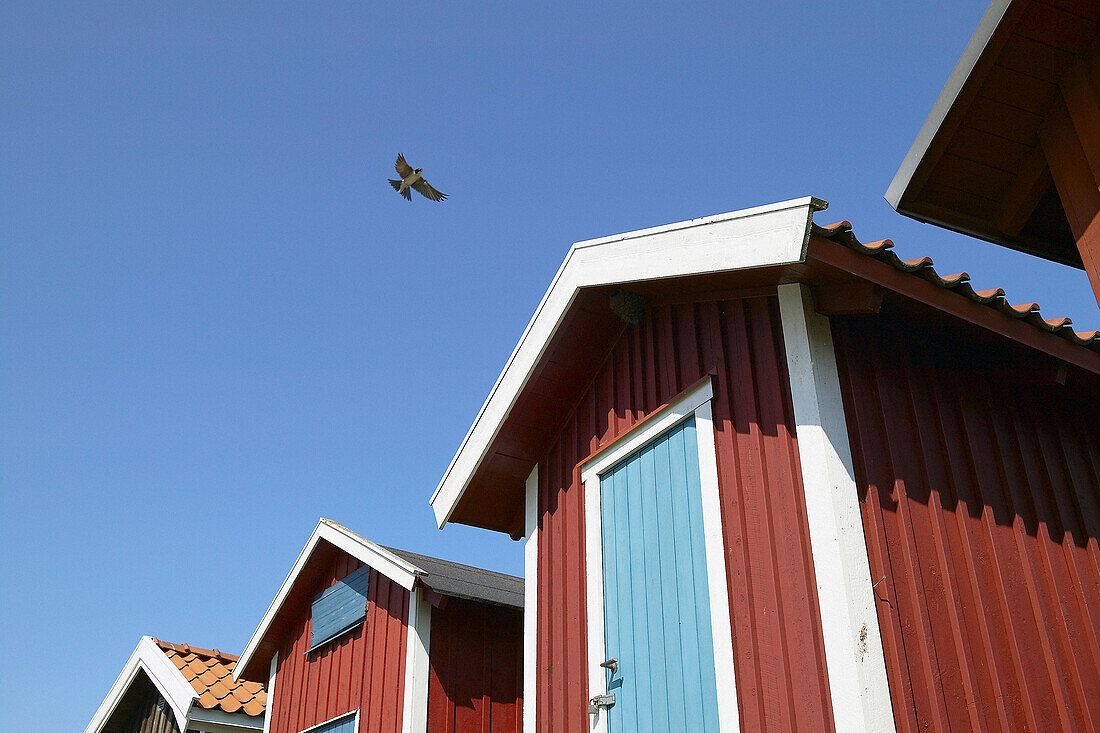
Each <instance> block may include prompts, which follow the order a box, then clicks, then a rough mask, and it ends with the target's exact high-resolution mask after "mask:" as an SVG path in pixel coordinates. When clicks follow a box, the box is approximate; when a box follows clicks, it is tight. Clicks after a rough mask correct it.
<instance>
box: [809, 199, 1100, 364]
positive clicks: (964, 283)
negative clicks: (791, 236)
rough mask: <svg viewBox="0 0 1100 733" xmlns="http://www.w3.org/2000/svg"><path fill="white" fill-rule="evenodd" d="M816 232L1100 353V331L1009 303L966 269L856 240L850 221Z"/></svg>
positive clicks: (886, 241) (1034, 306)
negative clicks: (952, 270) (977, 285)
mask: <svg viewBox="0 0 1100 733" xmlns="http://www.w3.org/2000/svg"><path fill="white" fill-rule="evenodd" d="M813 233H814V234H816V235H818V236H820V237H824V238H825V239H829V240H832V241H834V242H837V243H839V244H843V245H844V246H845V247H847V248H848V249H850V250H852V251H854V252H858V253H860V254H863V255H866V256H868V257H872V258H874V259H876V260H878V261H880V262H885V263H886V264H888V265H890V266H891V267H893V268H894V269H896V270H900V271H901V272H905V273H909V274H912V275H916V276H919V277H922V278H924V279H925V280H927V281H929V282H930V283H932V284H934V285H937V286H939V287H941V288H943V289H945V290H950V291H952V292H954V293H957V294H959V295H961V296H963V297H964V298H967V299H968V300H970V301H972V302H974V303H978V304H980V305H984V306H987V307H989V308H992V309H993V310H996V311H998V312H1000V313H1003V314H1004V315H1006V316H1008V317H1010V318H1016V319H1019V320H1023V321H1025V322H1026V323H1028V324H1030V325H1032V326H1034V327H1035V328H1038V329H1039V330H1042V331H1046V332H1048V333H1053V334H1055V335H1057V336H1059V337H1061V338H1063V339H1065V340H1066V341H1069V342H1070V343H1072V344H1076V345H1077V346H1082V347H1084V348H1086V349H1090V350H1091V351H1095V352H1097V353H1100V332H1098V331H1082V332H1080V333H1075V332H1074V331H1073V329H1072V328H1070V324H1072V323H1073V321H1071V320H1070V319H1069V318H1064V317H1063V318H1051V319H1045V318H1043V317H1042V314H1041V313H1040V312H1039V305H1038V304H1037V303H1023V304H1020V305H1010V304H1009V303H1008V301H1007V300H1006V299H1005V292H1004V290H1002V289H1001V288H993V289H992V290H974V288H972V287H971V286H970V283H969V281H970V276H969V275H968V274H967V273H965V272H959V273H956V274H954V275H946V276H944V275H940V274H939V273H938V272H936V268H935V267H934V266H933V262H932V258H931V257H918V258H916V259H912V260H902V259H901V258H900V257H898V256H897V255H896V254H894V253H893V252H891V251H890V250H891V249H892V248H893V246H894V243H893V242H892V241H890V240H889V239H882V240H879V241H878V242H871V243H870V244H864V243H862V242H860V241H859V240H858V239H856V236H855V234H853V233H852V225H851V223H850V222H847V221H838V222H837V223H835V224H829V225H828V226H820V225H818V224H814V225H813Z"/></svg>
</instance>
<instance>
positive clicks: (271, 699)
mask: <svg viewBox="0 0 1100 733" xmlns="http://www.w3.org/2000/svg"><path fill="white" fill-rule="evenodd" d="M278 672H279V652H275V653H274V654H272V655H271V664H270V665H269V666H268V670H267V707H266V708H265V709H264V733H271V708H272V707H273V706H274V705H275V682H276V680H275V678H276V676H277V675H278Z"/></svg>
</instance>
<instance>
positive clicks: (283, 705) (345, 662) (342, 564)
mask: <svg viewBox="0 0 1100 733" xmlns="http://www.w3.org/2000/svg"><path fill="white" fill-rule="evenodd" d="M360 567H362V563H360V562H359V561H358V560H356V559H355V558H353V557H351V556H350V555H347V554H346V553H342V552H341V553H339V554H338V555H337V557H336V559H335V560H334V561H333V563H332V565H331V568H330V570H329V572H328V573H327V574H326V575H324V576H323V578H322V579H321V580H320V581H319V582H318V583H317V586H316V588H315V589H313V590H312V591H311V595H312V594H317V593H320V592H321V591H322V590H324V589H325V588H328V587H330V586H331V585H333V584H334V583H335V582H336V581H338V580H340V579H341V578H343V577H345V576H346V575H348V574H349V573H351V572H353V571H355V570H357V569H358V568H360ZM408 617H409V592H408V591H407V590H405V589H404V588H402V587H401V586H400V585H398V584H397V583H395V582H393V581H392V580H390V579H389V578H387V577H386V576H384V575H382V573H377V572H372V573H371V574H370V590H369V597H368V601H367V617H366V620H365V621H364V623H363V624H362V625H360V626H359V627H357V628H356V629H355V630H353V631H351V632H349V633H347V634H345V635H343V636H341V637H339V638H337V639H336V640H334V641H332V642H331V643H329V644H325V645H324V646H323V647H321V648H320V649H318V650H317V651H316V652H312V653H309V654H306V650H307V649H309V645H310V644H309V642H310V620H309V607H308V606H307V607H306V608H305V610H304V613H303V617H302V618H301V620H300V621H299V622H298V623H297V625H296V626H295V627H294V630H293V631H292V632H291V633H290V634H289V635H288V638H287V640H286V641H285V643H284V644H283V647H282V649H281V650H280V651H279V668H278V671H277V673H276V682H275V694H274V696H273V697H272V699H271V700H269V703H268V715H270V716H271V733H298V731H301V730H305V729H306V728H309V727H310V726H313V725H317V724H318V723H323V722H324V721H326V720H329V719H331V718H334V717H336V716H337V715H340V714H342V713H347V712H350V711H352V710H356V709H360V710H361V713H360V716H359V720H360V724H359V731H360V733H400V731H401V712H402V705H403V703H404V679H405V638H406V634H407V626H406V624H407V622H408Z"/></svg>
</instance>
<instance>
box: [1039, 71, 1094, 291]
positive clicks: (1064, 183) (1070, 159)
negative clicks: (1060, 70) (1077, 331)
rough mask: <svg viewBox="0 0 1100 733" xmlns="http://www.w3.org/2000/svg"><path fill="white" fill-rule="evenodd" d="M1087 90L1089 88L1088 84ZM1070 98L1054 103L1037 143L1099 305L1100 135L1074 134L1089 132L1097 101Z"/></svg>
mask: <svg viewBox="0 0 1100 733" xmlns="http://www.w3.org/2000/svg"><path fill="white" fill-rule="evenodd" d="M1069 83H1070V84H1073V83H1075V82H1069ZM1089 87H1090V89H1091V84H1089ZM1086 91H1087V90H1086ZM1072 96H1074V101H1072V102H1070V103H1067V102H1063V101H1062V100H1060V99H1059V100H1056V101H1055V103H1054V105H1053V106H1052V107H1051V111H1050V114H1049V115H1048V116H1047V119H1046V122H1044V123H1043V126H1042V128H1041V129H1040V130H1039V142H1040V144H1041V145H1042V148H1043V154H1044V155H1045V156H1046V159H1047V165H1048V166H1049V167H1050V175H1051V177H1052V178H1053V179H1054V185H1055V187H1056V188H1057V189H1058V198H1060V199H1061V200H1062V208H1064V209H1065V212H1066V220H1067V221H1068V222H1069V226H1070V229H1071V230H1072V231H1073V238H1074V239H1075V240H1077V251H1078V252H1080V253H1081V262H1082V263H1083V264H1084V266H1085V272H1086V273H1087V274H1088V277H1089V282H1091V283H1092V293H1093V296H1094V297H1095V298H1096V302H1097V304H1098V305H1100V186H1098V185H1097V180H1100V179H1097V177H1096V176H1097V175H1100V171H1097V170H1094V169H1093V167H1092V165H1091V163H1090V159H1091V160H1096V159H1097V157H1096V156H1097V155H1098V153H1097V151H1095V150H1094V148H1095V147H1100V134H1098V136H1097V137H1096V138H1095V139H1090V140H1087V141H1083V140H1081V139H1080V138H1079V137H1078V134H1077V130H1078V129H1079V128H1080V129H1083V130H1089V129H1091V126H1092V125H1093V124H1094V122H1095V120H1094V119H1093V115H1092V113H1091V112H1090V111H1089V108H1090V106H1095V105H1096V104H1097V99H1096V94H1095V93H1093V94H1092V99H1091V100H1089V99H1084V100H1083V99H1082V98H1081V97H1082V96H1083V92H1080V90H1077V91H1076V92H1073V93H1072ZM1074 115H1076V116H1074ZM1086 150H1088V151H1089V152H1088V153H1086Z"/></svg>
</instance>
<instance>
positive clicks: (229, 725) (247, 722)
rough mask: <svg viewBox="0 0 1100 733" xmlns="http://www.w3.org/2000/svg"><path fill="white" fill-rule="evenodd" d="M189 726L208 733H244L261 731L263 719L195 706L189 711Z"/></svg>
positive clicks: (241, 713)
mask: <svg viewBox="0 0 1100 733" xmlns="http://www.w3.org/2000/svg"><path fill="white" fill-rule="evenodd" d="M190 726H191V727H192V728H193V729H199V730H202V731H204V732H206V731H209V732H210V733H213V732H214V731H221V730H225V731H230V730H232V731H234V732H235V733H246V731H255V730H263V728H264V717H263V716H262V715H260V716H252V715H248V714H246V713H243V712H236V713H227V712H225V711H224V710H207V709H206V708H201V707H198V706H196V707H195V709H194V710H192V711H191V721H190Z"/></svg>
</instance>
